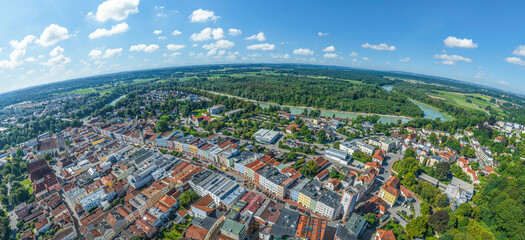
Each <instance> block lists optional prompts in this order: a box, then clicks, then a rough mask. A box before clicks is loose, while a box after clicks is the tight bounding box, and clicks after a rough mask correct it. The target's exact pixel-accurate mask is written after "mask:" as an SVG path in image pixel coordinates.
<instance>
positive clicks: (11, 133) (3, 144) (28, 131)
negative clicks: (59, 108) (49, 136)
mask: <svg viewBox="0 0 525 240" xmlns="http://www.w3.org/2000/svg"><path fill="white" fill-rule="evenodd" d="M70 126H71V127H79V126H82V122H80V121H79V120H78V119H76V120H73V121H63V120H60V119H56V118H54V117H50V116H43V117H40V118H35V119H33V120H31V122H29V123H27V125H26V126H24V127H18V126H11V125H10V126H8V127H9V128H8V130H6V133H5V134H1V135H0V149H7V148H9V147H12V146H14V145H16V144H19V143H22V142H25V141H27V140H29V139H32V138H35V137H37V136H38V135H40V134H42V133H44V132H51V133H55V132H58V131H61V130H63V129H65V128H67V127H70Z"/></svg>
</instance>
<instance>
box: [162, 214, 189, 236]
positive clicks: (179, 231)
mask: <svg viewBox="0 0 525 240" xmlns="http://www.w3.org/2000/svg"><path fill="white" fill-rule="evenodd" d="M191 219H192V218H191V217H190V218H189V219H187V220H186V223H184V224H173V228H171V230H170V231H167V230H164V232H162V233H161V238H160V239H163V240H173V239H180V238H182V237H183V233H184V231H185V230H186V229H187V228H188V227H189V226H190V223H191Z"/></svg>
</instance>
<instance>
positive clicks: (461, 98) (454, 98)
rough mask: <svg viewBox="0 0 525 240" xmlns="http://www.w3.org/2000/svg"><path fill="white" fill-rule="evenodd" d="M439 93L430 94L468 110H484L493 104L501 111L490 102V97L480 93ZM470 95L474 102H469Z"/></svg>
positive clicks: (496, 108) (498, 109)
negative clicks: (467, 98)
mask: <svg viewBox="0 0 525 240" xmlns="http://www.w3.org/2000/svg"><path fill="white" fill-rule="evenodd" d="M438 92H439V93H438V94H436V93H429V94H428V96H430V97H433V98H437V99H442V100H445V101H446V102H447V103H449V104H452V105H454V106H458V107H461V108H464V109H466V110H475V111H484V109H485V108H486V107H487V106H491V107H492V108H493V109H495V110H496V111H498V112H500V111H501V109H500V108H499V107H496V106H494V105H492V104H490V102H489V101H490V98H489V97H486V96H482V95H479V94H463V93H457V92H447V91H438ZM468 96H470V97H471V98H470V100H471V101H472V102H467V100H466V97H468ZM473 97H479V98H482V99H484V100H480V99H476V98H473Z"/></svg>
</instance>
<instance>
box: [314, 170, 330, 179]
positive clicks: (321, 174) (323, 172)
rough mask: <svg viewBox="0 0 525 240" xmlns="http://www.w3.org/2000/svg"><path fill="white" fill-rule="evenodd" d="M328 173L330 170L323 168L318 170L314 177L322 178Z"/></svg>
mask: <svg viewBox="0 0 525 240" xmlns="http://www.w3.org/2000/svg"><path fill="white" fill-rule="evenodd" d="M329 173H330V170H328V169H325V170H323V171H322V172H320V173H319V174H317V176H315V177H317V178H319V179H321V178H323V177H324V176H326V175H328V174H329Z"/></svg>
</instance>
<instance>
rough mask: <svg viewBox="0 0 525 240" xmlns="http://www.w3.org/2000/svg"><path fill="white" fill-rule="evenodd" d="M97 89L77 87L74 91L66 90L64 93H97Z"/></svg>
mask: <svg viewBox="0 0 525 240" xmlns="http://www.w3.org/2000/svg"><path fill="white" fill-rule="evenodd" d="M95 92H96V91H95V90H94V89H93V88H79V89H75V90H73V91H69V92H65V93H63V94H66V95H67V94H79V95H86V94H90V93H95Z"/></svg>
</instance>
